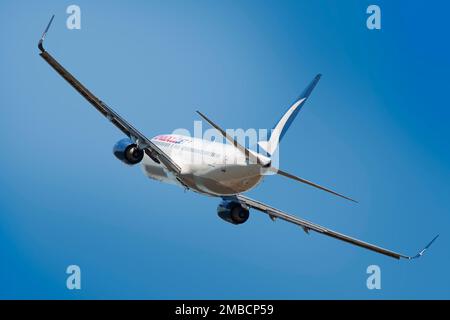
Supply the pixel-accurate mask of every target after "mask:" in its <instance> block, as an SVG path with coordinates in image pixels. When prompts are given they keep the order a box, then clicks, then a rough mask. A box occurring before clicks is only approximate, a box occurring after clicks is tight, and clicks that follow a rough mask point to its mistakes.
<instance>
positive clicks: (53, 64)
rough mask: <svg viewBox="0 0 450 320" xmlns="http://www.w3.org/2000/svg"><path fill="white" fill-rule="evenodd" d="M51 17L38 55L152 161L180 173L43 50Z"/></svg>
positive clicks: (160, 151) (140, 135) (170, 160)
mask: <svg viewBox="0 0 450 320" xmlns="http://www.w3.org/2000/svg"><path fill="white" fill-rule="evenodd" d="M54 17H55V16H54V15H53V16H52V18H51V19H50V22H49V23H48V25H47V28H45V31H44V33H43V34H42V37H41V39H40V40H39V44H38V48H39V50H40V51H41V53H40V54H39V55H40V56H41V57H42V58H43V59H44V60H45V61H47V63H48V64H49V65H50V66H51V67H52V68H53V69H54V70H55V71H56V72H58V73H59V75H61V76H62V77H63V78H64V79H65V80H66V81H67V82H68V83H69V84H70V85H71V86H72V87H73V88H74V89H75V90H77V91H78V93H80V94H81V95H82V96H83V97H84V98H85V99H86V100H87V101H88V102H89V103H90V104H91V105H92V106H93V107H94V108H95V109H97V110H98V111H99V112H100V113H101V114H102V115H103V116H105V117H106V118H107V119H108V120H109V121H111V122H112V123H113V124H114V125H115V126H116V127H117V128H119V129H120V130H121V131H122V132H123V133H124V134H125V135H127V136H128V137H129V138H130V139H131V140H133V141H134V142H135V143H136V144H137V145H138V147H139V148H140V149H142V150H144V152H145V153H146V154H147V155H148V156H149V157H151V158H152V159H154V160H156V161H159V162H161V163H162V164H163V165H164V166H165V167H166V168H167V169H168V170H169V171H171V172H172V173H174V174H175V175H179V174H180V173H181V168H180V167H179V166H178V165H177V164H176V163H175V162H174V161H173V160H172V159H171V158H170V157H169V156H167V155H166V154H165V153H164V152H163V151H162V150H161V149H160V148H158V147H157V146H156V145H155V144H154V143H153V142H151V141H150V139H148V138H147V137H146V136H144V135H143V134H142V133H141V132H139V130H137V129H136V128H134V127H133V126H132V125H131V124H130V123H128V122H127V121H126V120H125V119H124V118H122V117H121V116H120V115H119V114H117V113H116V112H115V111H114V110H113V109H112V108H110V107H109V106H108V105H107V104H106V103H104V102H103V101H101V100H100V99H99V98H97V97H96V96H95V95H94V94H93V93H92V92H90V91H89V90H88V89H87V88H86V87H85V86H84V85H83V84H82V83H81V82H80V81H78V80H77V79H76V78H75V77H74V76H73V75H72V74H71V73H70V72H69V71H67V70H66V69H65V68H64V67H63V66H62V65H61V64H59V62H58V61H56V60H55V59H54V58H53V57H52V56H51V55H50V54H49V53H48V52H47V51H46V50H45V49H44V46H43V42H44V39H45V36H46V34H47V31H48V29H49V28H50V25H51V23H52V21H53V18H54Z"/></svg>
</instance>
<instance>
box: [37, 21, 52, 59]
mask: <svg viewBox="0 0 450 320" xmlns="http://www.w3.org/2000/svg"><path fill="white" fill-rule="evenodd" d="M54 18H55V15H52V17H51V19H50V21H49V23H48V25H47V28H45V31H44V33H43V34H42V37H41V39H40V40H39V43H38V48H39V50H41V51H42V52H44V51H45V49H44V46H43V43H44V39H45V36H46V35H47V31H48V29H50V25H51V24H52V22H53V19H54Z"/></svg>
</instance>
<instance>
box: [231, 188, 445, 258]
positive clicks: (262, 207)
mask: <svg viewBox="0 0 450 320" xmlns="http://www.w3.org/2000/svg"><path fill="white" fill-rule="evenodd" d="M235 199H236V200H238V201H239V202H240V203H241V204H242V205H244V206H247V207H249V208H252V209H255V210H258V211H261V212H263V213H265V214H267V215H269V217H270V218H271V219H272V220H275V219H277V218H279V219H282V220H284V221H287V222H290V223H293V224H295V225H298V226H300V227H302V228H303V230H304V231H305V232H306V233H309V231H310V230H312V231H315V232H318V233H321V234H323V235H326V236H329V237H332V238H335V239H338V240H341V241H345V242H347V243H351V244H353V245H356V246H359V247H362V248H365V249H368V250H372V251H375V252H378V253H381V254H384V255H386V256H389V257H392V258H395V259H400V258H403V259H408V260H411V259H416V258H419V257H421V256H422V255H423V254H424V253H425V251H426V250H427V249H428V248H429V247H430V246H431V244H432V243H433V242H434V241H435V240H436V239H437V238H438V237H439V235H437V236H435V237H434V238H433V240H431V241H430V242H429V243H428V245H427V246H425V248H424V249H422V250H421V251H420V252H419V253H417V254H416V255H414V256H407V255H404V254H401V253H397V252H394V251H391V250H388V249H385V248H382V247H379V246H376V245H373V244H370V243H367V242H364V241H361V240H358V239H355V238H352V237H349V236H347V235H345V234H342V233H339V232H336V231H333V230H330V229H328V228H325V227H322V226H320V225H317V224H314V223H312V222H309V221H307V220H304V219H301V218H298V217H295V216H293V215H290V214H287V213H285V212H283V211H281V210H278V209H275V208H273V207H271V206H268V205H266V204H264V203H262V202H260V201H257V200H253V199H250V198H248V197H246V196H243V195H236V196H235Z"/></svg>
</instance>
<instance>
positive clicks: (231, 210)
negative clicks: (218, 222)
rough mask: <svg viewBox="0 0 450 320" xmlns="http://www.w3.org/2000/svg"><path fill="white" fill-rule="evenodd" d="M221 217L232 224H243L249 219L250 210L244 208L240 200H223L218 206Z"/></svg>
mask: <svg viewBox="0 0 450 320" xmlns="http://www.w3.org/2000/svg"><path fill="white" fill-rule="evenodd" d="M217 214H218V215H219V217H220V218H221V219H223V220H225V221H227V222H229V223H232V224H242V223H244V222H245V221H247V220H248V217H249V216H250V212H249V210H248V209H247V208H244V207H243V206H242V205H241V204H240V203H239V202H235V201H227V200H224V201H222V202H221V203H220V204H219V206H218V207H217Z"/></svg>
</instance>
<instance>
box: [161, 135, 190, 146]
mask: <svg viewBox="0 0 450 320" xmlns="http://www.w3.org/2000/svg"><path fill="white" fill-rule="evenodd" d="M155 140H159V141H164V142H168V143H176V144H179V143H182V142H183V141H185V140H186V139H183V138H180V137H175V136H170V135H161V136H157V137H155Z"/></svg>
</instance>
